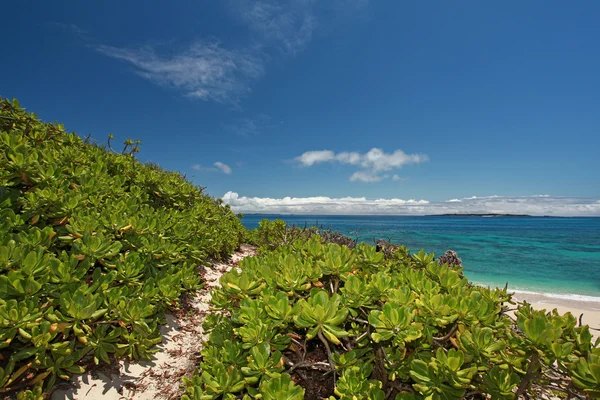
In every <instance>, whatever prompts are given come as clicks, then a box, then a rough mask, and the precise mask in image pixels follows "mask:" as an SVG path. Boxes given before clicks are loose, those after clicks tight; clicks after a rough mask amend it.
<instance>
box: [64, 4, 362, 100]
mask: <svg viewBox="0 0 600 400" xmlns="http://www.w3.org/2000/svg"><path fill="white" fill-rule="evenodd" d="M336 1H337V2H336V5H335V7H340V8H342V7H346V6H347V5H343V3H346V2H347V3H349V4H351V5H352V6H351V7H350V8H349V9H353V8H356V7H363V6H364V5H365V4H366V1H365V0H336ZM231 3H232V8H233V9H234V10H235V14H236V15H237V16H238V18H240V19H241V20H242V21H243V22H244V23H245V25H246V26H247V27H248V29H249V31H250V33H251V34H250V35H248V36H249V39H250V42H251V43H250V44H249V45H247V46H246V47H242V48H230V47H228V46H226V45H223V44H222V42H219V41H214V40H213V41H206V40H197V41H194V42H193V43H192V44H191V45H189V46H187V47H186V48H184V49H182V50H176V51H172V50H171V51H169V52H166V51H160V49H159V48H158V47H156V46H145V47H135V46H133V47H117V46H108V45H99V46H93V47H94V48H95V49H96V50H97V51H98V52H99V53H101V54H104V55H106V56H109V57H112V58H115V59H118V60H122V61H125V62H128V63H129V64H131V65H132V66H133V67H134V68H135V72H136V73H137V74H138V75H139V76H141V77H143V78H145V79H148V80H149V81H151V82H153V83H155V84H158V85H161V86H166V87H171V88H175V89H178V90H181V91H183V93H185V95H187V96H189V97H192V98H198V99H203V100H212V101H216V102H219V103H228V104H234V105H237V104H238V103H239V101H240V99H241V98H243V97H244V96H245V95H246V94H248V93H249V92H250V90H251V87H252V84H253V82H255V81H256V80H257V79H259V78H260V77H261V76H263V74H264V72H265V68H266V65H267V64H268V63H269V62H270V61H271V60H272V59H273V58H274V57H273V54H272V53H273V50H274V49H280V50H281V51H280V52H277V51H276V52H275V53H276V54H275V57H276V58H278V57H280V56H281V55H282V53H283V54H284V55H286V56H294V55H296V54H298V53H299V52H300V51H301V50H302V49H304V47H306V45H307V44H308V43H309V42H310V41H311V39H312V38H313V35H314V31H315V29H316V28H317V27H318V26H319V23H318V12H317V11H318V10H317V4H319V2H316V1H314V0H288V1H281V2H279V1H275V0H258V1H251V0H232V2H231ZM338 3H339V4H338ZM60 26H63V25H60ZM63 29H71V30H73V32H75V30H76V29H78V28H77V27H76V26H74V25H73V26H69V25H64V26H63Z"/></svg>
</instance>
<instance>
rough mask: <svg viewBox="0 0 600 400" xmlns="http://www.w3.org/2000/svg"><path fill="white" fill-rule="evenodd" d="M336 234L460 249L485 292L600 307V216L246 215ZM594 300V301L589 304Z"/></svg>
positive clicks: (250, 222) (439, 250) (251, 220)
mask: <svg viewBox="0 0 600 400" xmlns="http://www.w3.org/2000/svg"><path fill="white" fill-rule="evenodd" d="M263 218H268V219H277V218H280V219H283V220H285V221H286V222H287V223H288V224H296V225H302V226H303V225H304V224H305V223H306V224H308V225H313V226H314V225H315V224H316V223H318V224H319V226H323V228H330V227H331V228H333V229H336V230H339V231H340V232H342V233H344V234H346V235H348V236H351V237H354V236H355V233H356V232H358V237H359V240H360V241H364V242H367V243H371V244H372V243H373V240H375V239H386V240H389V239H391V241H392V242H394V243H397V244H404V245H406V246H407V247H408V248H409V249H410V250H411V252H417V251H419V250H420V249H425V251H427V252H434V253H435V254H436V255H441V254H443V253H444V251H446V250H447V249H451V250H454V251H456V252H457V253H458V256H459V257H460V258H462V261H463V266H464V267H465V275H466V276H467V277H468V278H469V280H471V281H472V282H474V283H476V284H480V285H484V286H488V285H490V286H502V287H503V286H504V284H505V283H506V282H508V285H509V286H508V287H509V289H510V290H514V291H525V292H537V293H547V294H551V295H554V296H556V297H565V298H578V299H582V300H583V299H585V300H594V301H600V218H537V217H531V218H529V217H524V218H520V217H491V218H486V217H427V216H419V217H389V216H317V215H315V216H306V215H301V216H300V215H293V216H290V215H246V216H245V217H244V218H243V220H242V221H243V222H244V224H245V225H246V226H247V227H248V228H255V227H257V226H258V221H260V220H261V219H263ZM588 296H592V297H594V298H588Z"/></svg>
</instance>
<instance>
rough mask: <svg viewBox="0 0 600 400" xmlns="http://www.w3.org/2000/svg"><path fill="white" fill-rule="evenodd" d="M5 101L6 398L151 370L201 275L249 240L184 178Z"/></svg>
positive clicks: (1, 367)
mask: <svg viewBox="0 0 600 400" xmlns="http://www.w3.org/2000/svg"><path fill="white" fill-rule="evenodd" d="M138 149H139V141H136V142H134V141H131V140H127V141H126V143H125V149H124V150H123V152H122V153H119V154H116V153H115V152H114V151H112V149H110V148H108V149H107V148H104V147H100V146H96V145H91V144H88V143H86V141H84V140H82V138H81V137H79V136H77V135H75V134H69V133H66V132H65V130H64V127H63V126H62V125H60V124H56V123H53V124H50V123H44V122H41V121H39V120H38V119H37V118H36V116H35V115H33V114H29V113H27V112H25V110H24V109H22V108H21V107H20V106H19V104H18V102H17V101H12V102H10V101H8V100H2V99H0V394H10V393H15V392H20V394H19V396H20V397H22V398H39V397H41V396H42V393H43V392H46V391H47V390H48V389H49V388H51V387H52V386H53V384H54V383H55V382H56V379H57V378H63V379H68V376H69V374H72V373H78V372H82V371H83V369H84V368H85V365H86V363H90V362H92V363H96V364H98V363H101V362H106V363H109V362H110V361H111V357H113V356H115V357H122V356H125V357H130V358H134V359H138V358H141V359H147V358H149V356H150V354H151V353H152V352H154V351H155V350H154V349H153V346H154V345H155V344H156V343H159V342H160V340H161V338H160V336H159V330H158V323H159V322H160V321H161V320H163V319H164V311H165V309H166V308H168V307H172V306H175V305H176V304H177V303H178V301H179V299H180V296H181V295H182V293H184V292H185V291H188V290H192V289H195V288H198V287H199V286H200V285H201V278H200V277H199V275H198V271H197V267H198V266H199V265H201V264H204V263H206V261H207V259H209V258H222V257H226V256H228V255H229V254H230V253H232V252H233V251H234V250H235V249H236V248H237V247H238V246H239V243H240V241H241V239H242V238H243V235H244V232H245V229H244V227H243V226H242V224H241V222H240V220H239V218H238V217H237V216H236V215H235V214H233V213H232V212H231V210H230V209H229V207H228V206H224V205H222V204H221V202H220V201H218V200H214V199H212V198H210V197H209V196H207V195H205V194H203V193H202V190H201V189H200V188H198V187H196V186H195V185H193V184H191V183H190V182H187V181H186V180H185V179H183V178H182V176H180V174H178V173H173V172H166V171H163V170H161V169H160V168H158V167H157V166H153V165H144V164H142V163H140V162H139V161H137V160H136V159H135V158H134V154H135V152H137V150H138Z"/></svg>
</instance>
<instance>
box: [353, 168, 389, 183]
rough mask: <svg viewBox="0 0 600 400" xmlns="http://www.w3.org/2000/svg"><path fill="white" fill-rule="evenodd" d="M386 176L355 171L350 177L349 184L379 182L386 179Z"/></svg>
mask: <svg viewBox="0 0 600 400" xmlns="http://www.w3.org/2000/svg"><path fill="white" fill-rule="evenodd" d="M387 177H388V175H375V174H373V173H372V172H365V171H357V172H355V173H353V174H352V176H350V182H356V181H359V182H366V183H370V182H379V181H382V180H383V179H386V178H387Z"/></svg>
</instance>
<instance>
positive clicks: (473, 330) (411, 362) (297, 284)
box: [184, 236, 600, 400]
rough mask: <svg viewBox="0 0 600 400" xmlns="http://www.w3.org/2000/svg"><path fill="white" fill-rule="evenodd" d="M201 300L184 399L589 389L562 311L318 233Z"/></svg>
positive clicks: (599, 361) (580, 339) (264, 258)
mask: <svg viewBox="0 0 600 400" xmlns="http://www.w3.org/2000/svg"><path fill="white" fill-rule="evenodd" d="M220 283H221V287H219V288H216V289H214V290H213V292H212V304H211V306H212V308H213V309H214V310H215V313H213V314H212V315H209V317H207V319H206V320H205V323H204V329H205V331H206V332H208V333H209V340H208V341H207V342H206V343H205V344H204V348H203V350H202V362H201V363H200V368H199V371H198V372H197V373H196V374H195V375H194V376H193V377H192V378H191V379H185V382H186V386H187V391H186V393H187V394H186V395H185V396H184V399H185V400H189V399H193V400H200V399H205V400H208V399H240V398H243V399H252V398H256V399H260V398H263V399H267V398H273V399H275V398H276V399H284V398H285V399H302V398H307V399H319V398H330V399H336V398H337V399H348V400H350V399H382V400H383V399H460V398H472V399H483V398H490V397H491V398H492V399H512V398H515V397H516V396H517V393H518V395H525V394H527V395H528V396H530V397H529V398H540V396H541V393H542V392H546V393H554V394H555V395H559V396H562V397H569V398H571V397H577V396H579V398H586V396H587V397H589V398H591V397H595V396H597V395H598V394H599V393H600V375H599V374H600V348H597V347H596V346H595V345H592V343H591V338H592V336H591V334H590V332H589V328H588V327H587V326H583V327H578V326H577V323H576V320H575V318H574V317H573V316H572V315H571V314H570V313H568V314H566V315H564V316H560V315H558V313H557V312H556V311H553V312H551V313H548V314H546V313H545V312H543V311H535V310H533V309H532V308H531V307H530V306H529V305H528V304H522V305H520V306H519V307H518V311H517V312H516V320H515V321H513V320H512V319H511V318H510V317H509V316H508V315H506V307H505V306H504V304H506V303H512V304H514V303H513V302H512V300H511V295H510V294H508V293H507V292H506V290H505V289H504V290H502V289H488V288H483V287H479V286H474V285H472V284H469V283H468V281H467V279H466V278H465V277H464V276H463V275H462V267H456V266H448V265H439V264H438V263H437V262H435V261H434V260H433V255H427V254H424V253H423V252H422V251H421V252H419V253H418V254H414V255H412V256H409V255H408V252H407V251H397V252H394V253H393V254H392V255H391V256H390V257H384V254H383V252H377V251H376V250H375V247H373V246H369V245H366V244H360V245H358V246H357V247H356V248H355V249H352V250H351V249H348V248H347V247H345V246H339V245H336V244H323V243H322V242H321V238H320V237H319V236H313V237H311V238H310V239H309V240H297V241H295V242H294V243H291V244H287V245H281V246H279V247H277V248H276V249H275V250H273V251H270V252H263V253H262V254H261V255H260V256H258V257H252V258H246V259H244V260H243V261H242V262H241V264H240V270H239V271H237V270H232V271H231V272H228V273H226V274H225V275H224V276H223V277H222V278H221V280H220Z"/></svg>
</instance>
